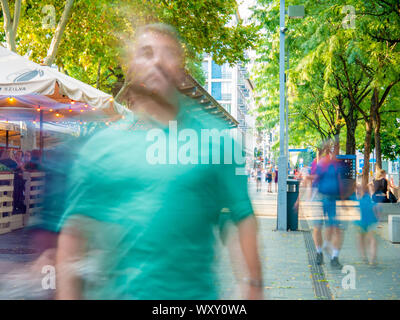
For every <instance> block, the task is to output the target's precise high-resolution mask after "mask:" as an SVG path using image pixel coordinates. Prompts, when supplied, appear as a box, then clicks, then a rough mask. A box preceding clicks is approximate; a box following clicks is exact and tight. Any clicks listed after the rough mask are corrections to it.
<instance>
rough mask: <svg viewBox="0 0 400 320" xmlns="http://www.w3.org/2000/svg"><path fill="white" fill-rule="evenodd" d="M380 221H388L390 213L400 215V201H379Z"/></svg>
mask: <svg viewBox="0 0 400 320" xmlns="http://www.w3.org/2000/svg"><path fill="white" fill-rule="evenodd" d="M377 207H378V209H379V221H381V222H388V216H389V215H400V202H397V203H378V204H377Z"/></svg>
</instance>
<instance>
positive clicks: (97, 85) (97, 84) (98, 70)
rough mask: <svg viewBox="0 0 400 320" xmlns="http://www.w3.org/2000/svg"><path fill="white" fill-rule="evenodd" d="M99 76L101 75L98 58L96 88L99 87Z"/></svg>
mask: <svg viewBox="0 0 400 320" xmlns="http://www.w3.org/2000/svg"><path fill="white" fill-rule="evenodd" d="M100 77H101V59H100V60H99V65H98V68H97V81H96V88H97V89H100Z"/></svg>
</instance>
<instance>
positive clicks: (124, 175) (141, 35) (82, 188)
mask: <svg viewBox="0 0 400 320" xmlns="http://www.w3.org/2000/svg"><path fill="white" fill-rule="evenodd" d="M129 49H130V51H129V52H128V55H127V58H128V59H129V61H128V64H129V65H128V68H127V69H128V74H127V80H128V85H127V86H126V89H125V93H124V94H123V96H124V98H125V99H126V100H127V101H128V105H129V106H130V108H131V109H132V110H134V112H135V117H134V118H133V119H124V120H121V122H120V124H121V125H120V126H111V127H108V128H106V129H104V130H102V131H100V132H98V133H96V134H94V135H93V137H91V138H90V139H89V141H88V142H87V143H86V144H85V145H84V147H83V148H82V149H81V151H80V152H79V155H78V158H77V159H76V161H75V164H74V165H73V168H72V170H71V174H70V176H69V177H68V180H69V182H68V198H67V202H66V203H67V208H66V210H65V213H64V217H63V220H62V222H61V223H60V227H61V234H60V236H59V239H58V249H57V298H59V299H157V300H164V299H167V300H174V299H183V300H187V299H190V300H191V299H217V298H218V297H219V290H218V287H217V284H216V274H215V272H214V264H213V262H214V257H215V255H216V253H215V252H214V248H215V244H216V243H215V241H216V239H215V235H216V233H215V231H216V230H217V229H218V225H219V222H220V218H221V216H220V213H221V211H224V212H227V213H226V215H225V216H224V217H225V218H224V219H223V220H229V221H231V222H232V223H233V224H235V225H236V226H237V229H238V237H239V242H240V248H241V249H240V250H241V254H242V255H243V261H245V262H246V267H247V270H246V279H243V280H242V281H243V283H244V285H245V290H246V295H245V297H246V298H247V299H260V298H262V291H263V287H264V286H263V283H262V274H261V264H260V260H259V255H258V249H257V224H256V220H255V217H254V214H253V209H252V206H251V203H250V199H249V197H248V193H247V183H246V176H245V175H237V174H236V172H237V170H236V169H242V167H243V166H242V165H239V164H236V163H235V162H234V161H232V160H233V159H232V158H231V156H232V154H229V153H225V154H224V159H223V160H221V163H220V164H214V163H211V161H210V159H214V158H211V155H210V154H208V157H207V159H204V158H205V157H203V158H201V159H199V157H201V156H202V155H200V154H198V153H196V154H195V155H194V157H195V159H193V162H189V163H187V162H186V163H182V162H181V161H179V162H178V161H177V162H174V161H173V160H174V159H173V157H172V155H173V154H174V150H175V152H177V151H176V149H174V147H173V145H171V144H168V143H165V144H163V143H160V144H159V145H158V149H157V152H154V153H151V152H149V151H151V150H152V149H151V148H153V150H154V140H151V139H149V138H148V137H149V135H153V136H154V135H156V134H157V135H162V136H163V137H164V138H165V139H166V140H163V141H168V139H172V138H173V135H174V132H173V131H172V129H171V128H172V127H171V126H172V125H174V126H176V130H177V132H176V134H177V135H178V136H179V137H180V136H181V135H179V133H180V132H183V133H184V132H185V131H184V130H186V132H188V129H190V130H192V131H190V132H193V131H194V132H195V133H196V135H197V137H200V136H201V132H202V130H203V129H205V130H211V129H220V130H225V129H226V128H227V125H226V124H225V123H223V122H222V120H220V119H216V118H214V117H212V116H211V115H209V114H207V113H206V112H205V111H204V113H202V114H201V115H200V116H195V113H193V112H191V110H193V107H195V106H196V107H197V103H196V102H194V101H193V100H190V99H189V98H187V97H183V96H182V95H181V94H180V93H179V91H178V85H179V84H181V83H182V79H183V78H184V72H183V70H184V69H183V68H184V65H185V63H184V58H183V57H184V55H183V48H182V45H181V43H180V42H179V41H178V40H177V37H176V32H175V31H174V29H172V28H171V27H170V26H166V25H160V24H157V25H149V26H145V27H143V28H141V29H139V30H138V32H137V37H136V41H135V43H134V45H133V47H132V48H129ZM200 112H202V111H200ZM138 119H140V120H142V121H143V122H144V123H146V124H149V125H151V126H152V127H153V129H151V128H149V129H148V128H144V129H143V128H141V129H138V130H134V131H132V130H124V127H127V128H129V127H131V126H132V122H135V121H138ZM228 136H229V135H228ZM229 137H230V136H229ZM229 137H227V138H226V139H227V141H225V139H223V141H221V140H219V142H218V143H216V142H215V141H214V139H212V140H211V139H210V140H209V141H208V142H207V143H205V144H204V145H203V144H202V147H205V148H207V151H209V150H214V149H218V150H220V147H221V148H223V147H224V144H225V143H228V144H231V145H232V144H233V143H234V142H233V141H232V140H229V139H230V138H229ZM160 139H161V138H160ZM159 141H161V140H159ZM202 142H203V141H202ZM184 143H185V144H187V142H186V141H178V144H179V145H178V150H179V147H181V146H182V145H185V144H184ZM234 146H235V147H238V146H237V144H236V143H234ZM160 154H161V155H163V154H165V155H167V154H168V155H169V161H168V162H166V161H165V162H164V159H166V158H162V157H157V156H159V155H160ZM191 156H193V155H191ZM170 159H172V160H170ZM155 160H157V161H155ZM200 160H208V162H207V163H204V162H203V161H200ZM239 167H240V168H239ZM243 169H244V168H243ZM258 170H259V172H261V169H260V168H258ZM257 174H258V173H257ZM223 209H224V210H223ZM222 224H223V225H225V224H226V222H222ZM220 229H221V230H223V229H224V228H223V227H221V228H220Z"/></svg>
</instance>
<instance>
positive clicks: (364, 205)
mask: <svg viewBox="0 0 400 320" xmlns="http://www.w3.org/2000/svg"><path fill="white" fill-rule="evenodd" d="M357 189H358V194H359V200H358V201H359V203H360V220H357V221H355V222H354V223H355V225H356V226H357V227H358V231H359V236H358V240H359V241H358V244H359V249H360V253H361V256H362V258H363V260H364V261H365V262H367V263H369V264H371V265H376V263H377V260H376V255H377V245H376V237H375V230H376V227H377V225H378V218H377V215H378V207H377V205H376V204H375V203H374V202H373V201H372V198H371V195H370V194H369V190H368V187H366V188H362V186H361V185H360V186H358V188H357Z"/></svg>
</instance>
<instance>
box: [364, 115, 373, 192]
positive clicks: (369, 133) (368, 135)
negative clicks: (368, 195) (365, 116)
mask: <svg viewBox="0 0 400 320" xmlns="http://www.w3.org/2000/svg"><path fill="white" fill-rule="evenodd" d="M365 131H366V132H365V140H364V167H363V171H362V186H363V188H366V187H367V185H368V182H369V155H370V153H371V136H372V123H371V121H368V122H366V123H365Z"/></svg>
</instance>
